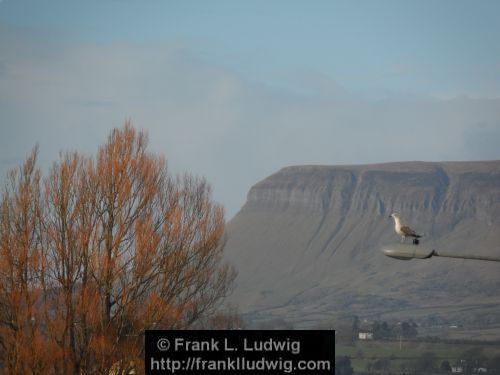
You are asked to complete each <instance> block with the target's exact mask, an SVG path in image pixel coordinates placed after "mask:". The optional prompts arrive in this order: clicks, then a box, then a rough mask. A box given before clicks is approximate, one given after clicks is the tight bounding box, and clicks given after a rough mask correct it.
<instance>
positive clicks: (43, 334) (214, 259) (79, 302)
mask: <svg viewBox="0 0 500 375" xmlns="http://www.w3.org/2000/svg"><path fill="white" fill-rule="evenodd" d="M36 155H37V151H36V149H35V150H34V152H33V153H32V155H31V156H30V157H29V158H28V159H27V161H26V163H25V164H24V166H23V168H21V170H20V171H19V172H20V173H12V174H11V176H10V180H9V181H10V183H9V185H8V186H7V187H6V189H5V191H4V194H3V197H2V206H1V211H0V278H1V280H0V284H1V286H0V304H1V305H0V307H1V311H0V314H1V315H0V318H1V321H0V345H1V346H2V353H3V359H1V360H2V361H3V362H4V363H5V364H6V369H7V371H8V373H12V374H17V373H28V372H30V373H33V374H35V373H36V374H38V373H44V374H47V373H54V374H67V373H75V374H77V373H84V374H91V373H109V372H110V371H112V372H113V373H116V374H122V373H123V374H124V373H128V371H129V370H130V369H131V367H135V368H136V371H140V370H141V369H142V367H143V366H142V362H141V361H142V357H143V353H142V350H143V346H144V345H143V333H144V331H145V330H146V329H153V328H156V329H171V328H178V329H185V328H189V327H190V326H192V325H193V324H195V323H196V322H197V321H199V320H200V319H202V318H204V317H206V316H207V315H210V314H211V313H213V311H214V309H215V307H216V306H217V304H218V302H219V301H220V300H221V299H222V298H224V297H225V295H226V294H227V293H228V291H229V289H230V287H231V285H232V281H233V279H234V271H233V270H232V268H231V267H229V266H228V265H227V264H223V262H222V260H221V256H222V251H223V247H224V225H225V222H224V212H223V209H222V207H221V206H219V205H217V204H215V203H214V202H213V201H212V199H211V191H210V187H209V185H208V184H207V182H206V181H205V180H204V179H200V178H195V177H192V176H190V175H188V174H186V175H184V176H181V177H173V176H171V175H170V174H169V173H168V170H167V167H166V162H165V160H164V159H163V158H162V157H158V156H155V155H153V154H151V153H149V152H148V151H147V136H146V134H145V133H144V132H137V131H136V130H135V129H134V128H133V127H132V126H131V125H130V124H126V125H125V127H124V128H121V129H115V130H113V131H112V132H111V134H110V136H109V138H108V141H107V142H106V143H105V144H104V145H103V146H101V147H100V148H99V150H98V152H97V156H96V157H95V158H92V157H87V156H84V155H82V154H79V153H76V152H74V153H67V154H62V155H61V156H60V159H59V161H58V162H56V163H54V165H53V166H52V168H51V170H50V173H49V175H48V176H47V177H46V178H45V179H44V180H43V183H42V182H41V179H40V173H39V171H38V170H37V169H36V168H35V162H36ZM26 343H28V345H27V344H26ZM42 347H43V349H41V348H42ZM21 348H22V350H21ZM44 350H45V352H44ZM23 353H26V354H23ZM23 356H24V357H26V358H28V357H29V358H31V360H30V361H25V360H24V359H23V358H24V357H23ZM20 366H21V367H20ZM22 366H25V367H22ZM26 366H28V367H29V369H28V368H27V367H26Z"/></svg>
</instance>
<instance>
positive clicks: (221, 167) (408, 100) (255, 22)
mask: <svg viewBox="0 0 500 375" xmlns="http://www.w3.org/2000/svg"><path fill="white" fill-rule="evenodd" d="M499 35H500V2H499V1H496V0H495V1H488V0H481V1H472V0H471V1H462V0H453V1H451V0H441V1H431V0H419V1H410V0H408V1H396V0H394V1H375V0H373V1H368V0H366V1H360V0H354V1H334V0H329V1H321V0H316V1H306V0H302V1H298V0H297V1H295V0H288V1H285V0H265V1H264V0H252V1H249V0H248V1H243V0H227V1H224V0H220V1H219V0H210V1H207V0H199V1H194V0H182V1H176V0H147V1H143V0H86V1H78V0H0V179H4V176H5V175H6V173H7V171H8V170H9V169H11V168H15V167H16V166H18V165H19V164H20V163H21V162H22V161H23V160H24V159H25V157H26V156H27V155H28V153H29V152H30V150H31V148H32V147H33V146H34V145H35V144H39V147H40V159H39V160H40V166H41V167H42V169H47V168H48V167H49V166H50V165H51V163H52V162H54V161H55V160H56V159H57V158H58V154H59V152H60V151H67V150H79V151H81V152H84V153H89V154H91V153H94V152H95V151H96V150H97V147H98V146H99V145H100V144H102V143H104V142H105V141H106V137H107V135H108V133H109V131H110V130H111V129H113V128H114V127H119V126H122V125H123V124H124V123H125V121H126V120H130V121H132V123H133V124H134V126H135V127H136V128H138V129H144V130H146V131H147V132H148V134H149V137H150V150H151V151H153V152H157V153H161V154H163V155H165V157H166V158H167V160H168V163H169V168H170V170H171V171H172V172H173V173H182V172H184V171H188V172H190V173H193V174H195V175H199V176H204V177H206V178H207V180H208V181H209V182H210V184H211V185H212V188H213V195H214V199H215V200H216V201H218V202H219V203H221V204H223V205H224V206H225V209H226V218H227V219H230V218H231V217H233V216H234V214H235V213H236V212H237V211H238V210H239V209H240V208H241V206H242V205H243V204H244V202H245V199H246V194H247V192H248V190H249V189H250V187H251V186H252V185H254V184H255V183H257V182H258V181H260V180H262V179H264V178H265V177H266V176H268V175H270V174H272V173H274V172H276V171H278V170H279V169H281V168H283V167H286V166H290V165H298V164H301V165H302V164H322V165H336V164H361V163H379V162H391V161H405V160H423V161H448V160H492V159H495V160H498V159H500V43H499V42H498V36H499Z"/></svg>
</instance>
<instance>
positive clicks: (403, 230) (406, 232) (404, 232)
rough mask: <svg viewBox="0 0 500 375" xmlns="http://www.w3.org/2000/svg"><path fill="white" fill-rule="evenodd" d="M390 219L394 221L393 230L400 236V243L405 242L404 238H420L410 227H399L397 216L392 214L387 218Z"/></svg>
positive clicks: (399, 222)
mask: <svg viewBox="0 0 500 375" xmlns="http://www.w3.org/2000/svg"><path fill="white" fill-rule="evenodd" d="M391 217H392V218H393V219H394V230H395V231H396V233H397V234H399V235H400V236H401V242H405V240H406V237H414V238H420V237H422V236H421V235H419V234H417V233H416V232H415V231H414V230H413V229H411V228H410V227H407V226H406V225H401V221H400V220H399V214H397V213H392V214H391V216H389V218H391Z"/></svg>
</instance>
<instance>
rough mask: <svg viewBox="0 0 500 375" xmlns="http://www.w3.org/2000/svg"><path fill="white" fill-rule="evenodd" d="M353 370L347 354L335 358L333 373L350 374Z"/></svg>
mask: <svg viewBox="0 0 500 375" xmlns="http://www.w3.org/2000/svg"><path fill="white" fill-rule="evenodd" d="M352 374H354V370H353V368H352V366H351V359H350V358H349V357H347V356H341V357H337V358H336V360H335V375H352Z"/></svg>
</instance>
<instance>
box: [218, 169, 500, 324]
mask: <svg viewBox="0 0 500 375" xmlns="http://www.w3.org/2000/svg"><path fill="white" fill-rule="evenodd" d="M391 212H398V213H399V214H400V215H401V218H402V221H403V223H404V224H406V225H409V226H411V227H413V228H414V229H415V230H417V231H418V232H420V233H421V234H422V235H423V238H422V241H421V245H422V246H426V247H432V248H435V249H438V250H442V251H448V252H456V253H475V254H483V255H491V256H499V257H500V161H491V162H448V163H424V162H404V163H390V164H378V165H356V166H294V167H287V168H284V169H282V170H280V171H279V172H277V173H275V174H273V175H271V176H269V177H268V178H266V179H264V180H263V181H261V182H259V183H257V184H256V185H255V186H253V187H252V188H251V189H250V191H249V193H248V199H247V202H246V204H245V205H244V206H243V208H242V209H241V210H240V212H239V213H238V214H237V215H236V216H235V217H234V219H233V220H231V222H229V223H228V243H227V247H226V249H227V251H226V253H227V258H228V260H229V261H230V262H232V263H233V264H234V265H235V266H236V267H237V269H238V271H239V276H238V279H237V288H236V290H235V293H234V294H233V296H232V301H233V302H235V303H238V304H239V305H240V309H241V310H242V312H243V313H244V314H245V316H246V317H247V318H249V319H251V320H254V321H259V320H265V319H271V318H273V317H277V316H279V317H283V318H285V319H287V320H289V321H292V322H293V323H294V324H295V325H296V326H298V327H310V326H314V325H317V324H319V323H321V322H322V321H326V320H329V319H331V318H332V317H336V316H342V315H353V314H357V315H360V316H373V317H379V318H380V317H384V318H389V317H390V316H398V315H400V316H403V317H406V318H408V317H413V318H416V319H418V318H419V317H420V318H422V319H424V318H425V317H426V316H429V315H432V316H434V315H436V316H439V315H440V314H441V315H443V314H444V315H446V316H447V317H448V318H450V319H452V318H453V319H455V318H456V319H457V320H461V321H464V320H466V321H467V320H469V321H471V322H475V321H476V320H478V319H480V320H481V321H482V322H487V321H490V322H492V323H493V322H496V323H500V293H499V290H500V263H495V262H480V261H471V260H469V261H466V260H454V259H444V258H433V259H430V260H412V261H409V262H403V261H398V260H394V259H391V258H387V257H385V256H384V255H383V254H382V253H381V248H382V246H383V245H387V244H390V243H395V242H398V241H399V237H397V236H396V234H395V232H394V225H393V222H392V220H389V219H388V215H389V214H390V213H391Z"/></svg>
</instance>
